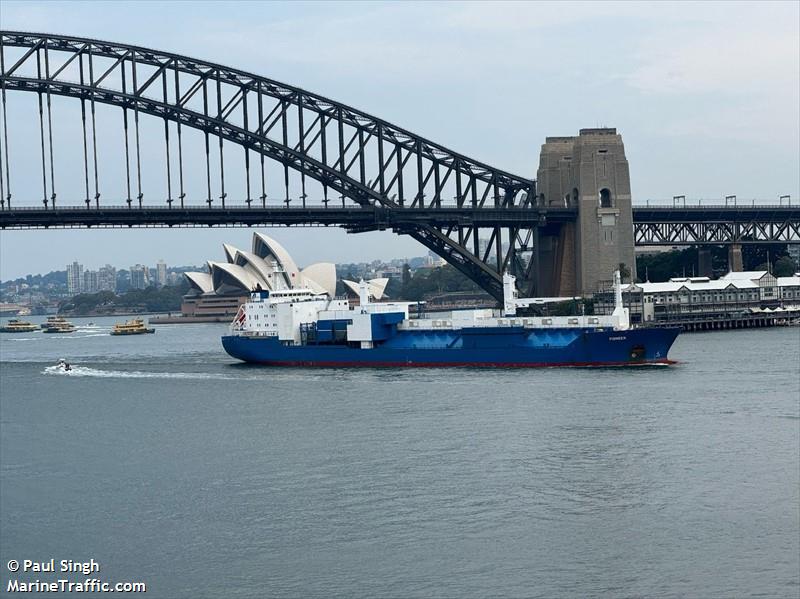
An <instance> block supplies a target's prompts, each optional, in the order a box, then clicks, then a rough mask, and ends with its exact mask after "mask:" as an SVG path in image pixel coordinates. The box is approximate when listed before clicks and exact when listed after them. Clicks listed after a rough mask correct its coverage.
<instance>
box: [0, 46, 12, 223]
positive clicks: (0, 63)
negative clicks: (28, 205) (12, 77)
mask: <svg viewBox="0 0 800 599" xmlns="http://www.w3.org/2000/svg"><path fill="white" fill-rule="evenodd" d="M5 72H6V58H5V47H4V46H3V37H2V36H0V73H2V74H5ZM0 99H1V101H2V104H3V148H5V158H6V164H5V173H6V188H5V193H6V194H7V195H5V196H3V197H0V201H1V202H2V203H3V204H5V203H6V202H8V207H9V208H11V178H10V175H9V168H8V161H9V158H10V156H9V154H8V119H7V118H6V80H5V78H4V79H3V82H2V86H0ZM2 170H3V160H2V157H0V171H2ZM2 193H3V192H1V191H0V195H2Z"/></svg>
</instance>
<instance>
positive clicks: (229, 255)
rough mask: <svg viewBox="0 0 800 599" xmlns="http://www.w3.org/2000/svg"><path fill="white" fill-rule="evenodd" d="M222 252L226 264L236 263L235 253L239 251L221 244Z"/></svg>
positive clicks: (228, 245)
mask: <svg viewBox="0 0 800 599" xmlns="http://www.w3.org/2000/svg"><path fill="white" fill-rule="evenodd" d="M222 250H223V251H224V252H225V259H226V260H227V261H228V262H230V263H231V264H233V263H234V262H236V252H238V251H239V250H238V249H236V248H235V247H233V246H232V245H230V244H227V243H223V244H222Z"/></svg>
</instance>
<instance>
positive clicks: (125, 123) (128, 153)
mask: <svg viewBox="0 0 800 599" xmlns="http://www.w3.org/2000/svg"><path fill="white" fill-rule="evenodd" d="M121 67H122V70H121V73H122V93H123V94H125V93H127V89H128V80H127V74H126V73H125V61H124V60H123V61H122V64H121ZM85 129H86V119H85V118H84V136H83V141H84V151H85V144H86V131H85ZM122 129H123V133H124V134H125V185H126V187H125V189H126V191H127V193H128V195H127V198H126V199H125V202H126V203H127V204H128V208H129V209H130V207H131V203H132V202H133V200H132V199H131V149H130V142H129V135H128V107H127V106H126V105H124V104H123V105H122ZM86 197H87V198H88V197H89V182H88V180H87V182H86Z"/></svg>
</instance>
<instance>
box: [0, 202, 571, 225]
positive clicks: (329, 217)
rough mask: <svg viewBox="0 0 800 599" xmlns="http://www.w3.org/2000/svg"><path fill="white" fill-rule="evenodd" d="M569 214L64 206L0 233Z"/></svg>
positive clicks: (10, 218)
mask: <svg viewBox="0 0 800 599" xmlns="http://www.w3.org/2000/svg"><path fill="white" fill-rule="evenodd" d="M575 218H576V211H575V210H574V209H571V208H548V209H541V208H534V209H531V208H519V207H513V208H456V207H441V208H402V209H399V210H387V209H385V208H382V207H380V206H378V207H376V206H366V207H345V208H342V207H333V206H329V207H327V208H326V207H324V206H308V207H305V208H301V207H281V206H276V207H267V208H262V207H260V206H258V207H256V206H253V207H251V208H248V207H247V206H232V207H225V208H222V207H211V208H208V207H194V206H193V207H186V208H180V207H173V208H167V207H165V206H143V207H142V208H139V207H132V208H128V207H127V206H117V207H102V206H101V207H100V208H96V207H94V206H90V207H89V208H87V207H86V206H64V207H57V208H55V209H53V208H48V209H45V208H38V207H37V208H33V207H22V208H16V207H15V208H12V209H5V210H0V228H3V229H38V228H87V227H91V228H94V227H96V228H115V227H203V226H209V227H211V226H217V227H252V226H266V225H289V226H292V225H294V226H302V225H305V226H343V227H347V228H353V229H358V230H371V229H391V228H393V227H403V226H413V225H423V224H425V225H431V226H437V227H449V226H478V227H512V226H525V225H528V226H530V225H531V224H534V223H537V222H539V221H540V220H544V221H545V222H570V221H573V220H575Z"/></svg>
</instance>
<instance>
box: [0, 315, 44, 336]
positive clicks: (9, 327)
mask: <svg viewBox="0 0 800 599" xmlns="http://www.w3.org/2000/svg"><path fill="white" fill-rule="evenodd" d="M38 330H39V327H38V326H36V325H35V324H33V323H30V322H26V321H24V320H19V319H17V318H12V319H11V320H9V321H8V322H7V323H6V324H5V325H4V326H2V327H0V333H31V332H33V331H38Z"/></svg>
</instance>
